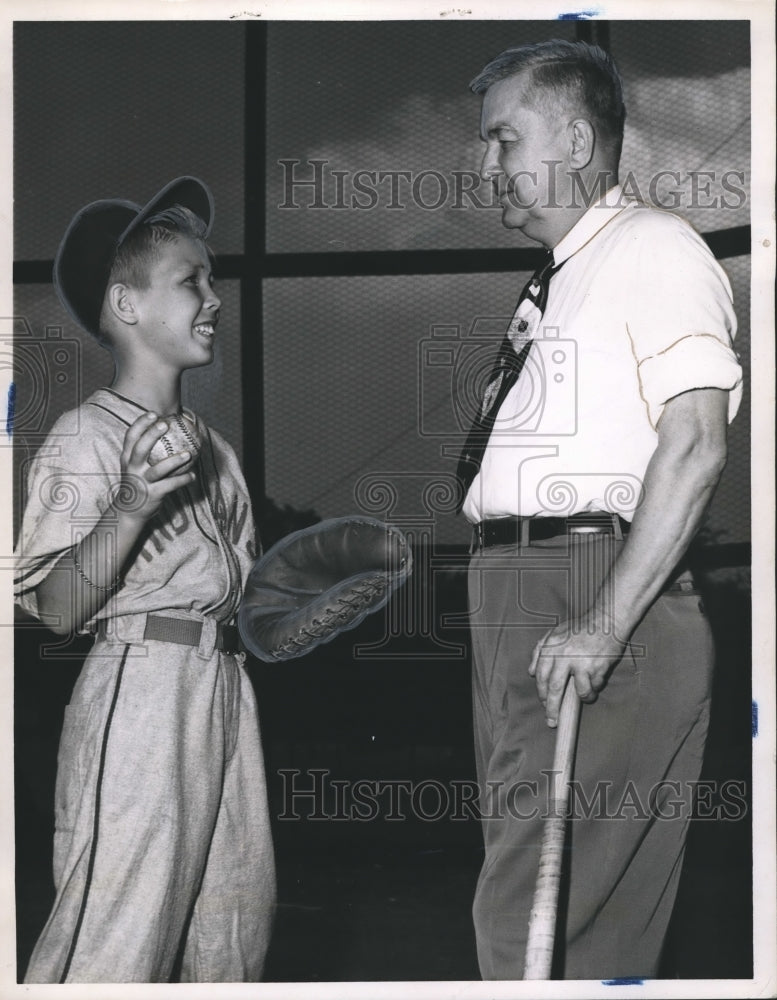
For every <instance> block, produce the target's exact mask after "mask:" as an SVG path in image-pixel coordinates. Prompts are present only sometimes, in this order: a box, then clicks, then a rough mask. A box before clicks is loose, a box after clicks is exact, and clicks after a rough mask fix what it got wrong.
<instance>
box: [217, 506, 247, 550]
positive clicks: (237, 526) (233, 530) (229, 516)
mask: <svg viewBox="0 0 777 1000" xmlns="http://www.w3.org/2000/svg"><path fill="white" fill-rule="evenodd" d="M238 509H239V510H240V513H239V514H238ZM220 513H221V516H220V517H219V519H218V525H219V530H220V531H221V533H222V535H224V537H225V538H227V539H229V541H230V542H232V544H233V545H237V543H238V542H239V541H240V539H241V537H242V535H243V528H244V526H245V523H246V518H247V517H248V504H247V503H246V501H245V500H240V498H239V497H234V498H233V500H232V506H231V507H230V509H229V512H228V513H226V512H225V511H224V507H223V506H220Z"/></svg>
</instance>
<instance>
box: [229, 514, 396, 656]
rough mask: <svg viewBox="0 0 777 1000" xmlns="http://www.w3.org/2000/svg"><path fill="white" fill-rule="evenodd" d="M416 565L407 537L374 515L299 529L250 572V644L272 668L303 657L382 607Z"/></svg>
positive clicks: (244, 619) (246, 622) (245, 624)
mask: <svg viewBox="0 0 777 1000" xmlns="http://www.w3.org/2000/svg"><path fill="white" fill-rule="evenodd" d="M411 567H412V554H411V551H410V546H409V545H408V542H407V540H406V538H405V537H404V535H403V534H402V533H401V532H400V531H397V529H396V528H392V527H391V526H389V525H388V524H384V523H383V522H382V521H376V520H374V519H373V518H370V517H358V516H352V517H337V518H332V519H330V520H328V521H322V522H320V523H319V524H314V525H312V526H311V527H309V528H303V529H302V530H301V531H295V532H294V533H293V534H291V535H287V536H286V537H285V538H282V539H281V540H280V541H279V542H276V544H275V545H273V547H272V548H271V549H270V550H269V551H268V552H266V553H265V554H264V555H263V556H262V557H261V558H259V559H258V560H257V561H256V563H254V566H253V569H252V570H251V572H250V573H249V575H248V580H247V582H246V586H245V591H244V594H243V600H242V602H241V605H240V610H239V612H238V617H237V624H238V628H239V629H240V636H241V638H242V640H243V644H244V646H245V647H246V649H247V650H248V651H249V652H250V653H253V655H254V656H256V657H258V658H259V659H260V660H264V661H265V662H268V663H275V662H277V661H279V660H291V659H294V658H295V657H297V656H303V655H304V654H305V653H309V652H310V650H311V649H315V647H316V646H320V645H321V644H322V643H324V642H329V641H330V639H334V637H335V636H336V635H339V634H340V633H341V632H343V631H345V630H346V629H350V628H354V627H355V626H356V625H358V624H359V622H361V621H362V620H363V619H364V618H365V617H366V616H367V615H368V614H371V613H372V612H373V611H377V610H378V609H379V608H382V607H383V606H384V605H385V604H386V602H387V601H388V599H389V597H390V596H391V594H392V592H393V591H394V590H396V588H397V587H399V586H400V585H401V584H402V583H404V581H405V580H406V579H407V577H408V575H409V573H410V570H411Z"/></svg>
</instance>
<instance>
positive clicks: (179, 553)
mask: <svg viewBox="0 0 777 1000" xmlns="http://www.w3.org/2000/svg"><path fill="white" fill-rule="evenodd" d="M143 413H144V410H143V409H142V408H141V407H140V406H139V405H138V404H136V403H134V402H132V401H131V400H129V399H126V398H124V397H123V396H120V395H119V394H118V393H115V392H113V391H112V390H110V389H98V390H97V392H95V393H94V394H93V395H92V396H91V397H90V398H89V399H88V400H87V401H86V402H85V403H84V404H83V405H82V406H80V407H78V409H75V410H71V411H69V412H68V413H65V414H64V415H63V416H62V417H60V419H59V420H58V421H57V422H56V424H55V425H54V427H53V428H52V430H51V433H50V434H49V436H48V438H47V440H46V443H45V444H44V445H43V447H42V448H41V449H40V451H39V452H38V454H37V456H36V457H35V460H34V461H33V463H32V467H31V470H30V473H29V477H28V484H27V505H26V509H25V512H24V518H23V523H22V528H21V532H20V536H19V541H18V544H17V552H16V557H17V563H16V579H15V594H16V597H17V600H18V601H19V603H20V604H21V605H22V606H23V607H24V608H25V609H26V610H27V611H29V612H30V613H31V614H33V615H36V616H37V614H38V608H37V600H36V595H35V588H36V587H37V586H38V584H39V583H40V582H41V581H42V580H43V579H44V578H45V577H46V575H47V574H48V573H49V572H50V571H51V570H52V567H54V565H55V564H56V563H57V561H58V560H59V559H60V558H61V557H62V555H63V554H64V553H65V552H66V551H67V550H68V549H70V548H71V547H72V546H73V545H75V544H77V543H78V542H79V541H80V540H81V539H82V538H83V537H84V536H85V535H87V534H88V533H89V532H90V531H91V530H92V528H93V527H94V526H95V524H96V523H97V521H98V520H99V519H100V518H101V517H102V515H103V513H104V512H105V510H106V509H107V508H108V506H109V504H110V502H111V498H112V496H113V493H114V491H116V490H117V489H119V485H120V481H121V469H120V461H119V457H120V454H121V450H122V447H123V443H124V437H125V435H126V433H127V429H128V428H129V427H130V425H131V424H132V423H134V422H135V420H137V419H138V417H140V416H141V415H142V414H143ZM187 415H189V416H191V417H192V419H193V420H194V421H195V423H196V425H197V429H198V431H199V433H200V436H201V437H202V439H203V442H204V443H203V447H202V451H201V452H200V456H199V459H198V464H197V466H196V467H195V468H196V470H197V473H198V476H197V481H196V482H194V483H192V484H191V485H190V486H187V487H183V488H182V489H180V490H177V491H176V492H175V493H173V494H170V495H168V496H167V497H166V499H165V501H164V503H163V505H162V507H161V508H160V509H159V511H158V512H157V514H156V515H155V516H154V517H153V518H152V519H151V520H150V521H149V523H148V525H147V527H146V530H145V531H144V533H143V535H142V538H141V540H140V543H139V551H138V554H137V556H136V557H135V559H134V561H133V562H132V564H131V565H130V566H128V567H127V568H126V570H125V576H124V578H123V583H122V586H121V587H120V588H119V589H118V590H117V592H116V593H115V594H114V595H113V596H112V597H111V599H110V600H109V601H108V602H107V604H106V605H105V606H104V607H103V608H102V609H101V610H100V611H99V612H98V613H97V615H96V616H95V618H96V619H101V618H111V617H117V616H125V615H135V614H141V613H146V612H151V611H155V612H158V611H161V610H172V611H176V610H178V611H179V612H181V613H183V614H184V615H186V616H189V615H190V614H194V616H195V617H200V616H203V617H204V616H207V617H213V618H216V619H217V620H219V621H229V620H230V619H231V618H232V617H233V616H234V614H235V612H236V610H237V607H238V605H239V602H240V598H241V596H242V583H243V580H244V579H245V577H246V574H247V573H248V570H249V569H250V567H251V565H252V564H253V561H254V558H255V548H254V523H253V517H252V514H251V505H250V501H249V497H248V492H247V489H246V486H245V482H244V479H243V475H242V473H241V471H240V466H239V465H238V462H237V458H236V456H235V453H234V451H233V450H232V448H231V447H230V446H229V445H228V444H227V442H226V441H225V440H224V439H223V438H222V437H221V436H220V435H219V434H217V433H216V432H215V431H213V430H211V429H209V428H208V427H206V426H205V425H204V424H203V423H202V422H201V421H199V420H198V418H197V417H196V416H195V415H194V414H191V413H189V412H188V411H187ZM125 492H126V491H125ZM123 502H125V503H129V504H131V503H132V496H131V485H130V495H125V496H124V497H123Z"/></svg>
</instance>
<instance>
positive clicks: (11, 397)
mask: <svg viewBox="0 0 777 1000" xmlns="http://www.w3.org/2000/svg"><path fill="white" fill-rule="evenodd" d="M15 414H16V383H15V382H11V384H10V385H9V386H8V405H7V407H6V411H5V433H6V434H7V435H8V437H13V421H14V415H15Z"/></svg>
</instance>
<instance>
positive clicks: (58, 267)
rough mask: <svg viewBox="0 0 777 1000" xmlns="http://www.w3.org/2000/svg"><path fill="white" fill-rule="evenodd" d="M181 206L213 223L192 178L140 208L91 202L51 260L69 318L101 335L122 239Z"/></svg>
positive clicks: (203, 189)
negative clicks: (103, 313) (153, 217)
mask: <svg viewBox="0 0 777 1000" xmlns="http://www.w3.org/2000/svg"><path fill="white" fill-rule="evenodd" d="M173 205H181V206H183V207H184V208H188V209H190V210H191V211H192V212H194V213H195V215H198V216H199V217H200V218H201V219H202V221H203V222H204V223H205V227H206V233H205V235H206V237H207V235H208V233H210V229H211V226H212V224H213V212H214V205H213V195H212V194H211V192H210V189H209V188H208V186H207V185H206V184H204V183H203V182H202V181H201V180H198V179H197V178H196V177H177V178H176V179H175V180H174V181H170V183H169V184H166V185H165V187H163V188H162V190H161V191H159V192H158V193H157V194H155V195H154V197H153V198H152V199H151V201H150V202H149V203H148V204H147V205H146V206H145V207H141V206H140V205H136V204H135V203H134V202H132V201H125V200H124V199H121V198H107V199H104V200H103V201H94V202H92V203H91V204H89V205H86V206H85V207H84V208H82V209H80V211H78V212H76V214H75V215H74V216H73V219H72V220H71V222H70V225H69V226H68V227H67V232H66V233H65V235H64V236H63V237H62V242H61V243H60V244H59V249H58V250H57V256H56V257H55V259H54V287H55V288H56V290H57V294H58V295H59V298H60V301H61V302H62V304H63V305H64V306H65V308H66V309H67V311H68V312H69V313H70V315H71V316H72V317H73V319H75V320H76V321H77V322H78V323H79V324H80V325H81V326H82V327H83V328H84V329H85V330H88V331H89V333H91V334H94V335H95V336H99V332H100V313H101V312H102V305H103V299H104V297H105V290H106V288H107V287H108V279H109V277H110V274H111V268H112V266H113V261H114V258H115V256H116V251H117V250H118V249H119V247H120V246H121V245H122V243H123V242H124V240H126V239H127V237H128V236H129V235H130V233H132V232H133V231H134V230H135V229H137V227H138V226H140V225H142V223H143V222H145V220H146V219H149V218H150V217H151V216H153V215H156V214H157V212H163V211H164V210H165V209H166V208H172V206H173Z"/></svg>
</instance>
